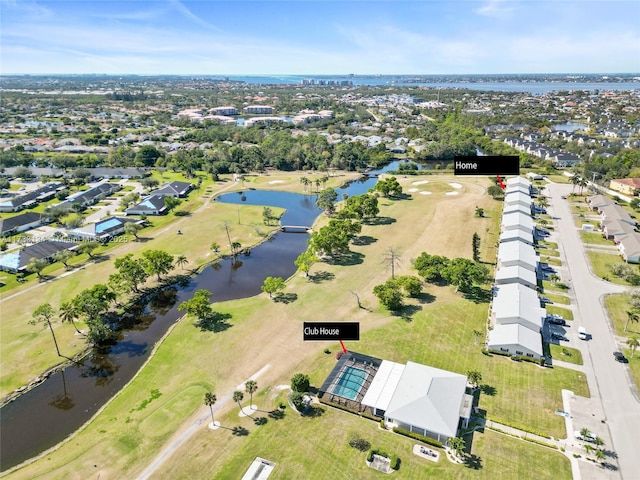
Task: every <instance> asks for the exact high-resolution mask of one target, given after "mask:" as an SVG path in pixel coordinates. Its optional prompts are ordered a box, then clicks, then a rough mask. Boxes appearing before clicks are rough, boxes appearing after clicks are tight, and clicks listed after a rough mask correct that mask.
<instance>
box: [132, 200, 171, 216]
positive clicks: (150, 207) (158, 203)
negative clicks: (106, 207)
mask: <svg viewBox="0 0 640 480" xmlns="http://www.w3.org/2000/svg"><path fill="white" fill-rule="evenodd" d="M124 212H125V213H126V214H127V215H164V214H165V213H167V205H166V204H165V201H164V196H162V195H149V196H148V197H145V198H144V199H142V201H141V202H140V203H138V204H136V205H134V206H132V207H129V208H127V209H126V210H125V211H124Z"/></svg>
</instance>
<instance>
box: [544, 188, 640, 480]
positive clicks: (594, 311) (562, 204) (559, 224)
mask: <svg viewBox="0 0 640 480" xmlns="http://www.w3.org/2000/svg"><path fill="white" fill-rule="evenodd" d="M571 189H572V186H571V185H564V184H548V186H547V193H548V196H549V197H550V200H551V205H552V208H553V209H552V212H553V213H554V214H555V217H557V220H556V221H555V222H554V223H555V226H556V231H557V233H558V235H557V238H558V242H559V243H561V249H562V250H563V251H564V254H565V257H566V260H567V267H568V270H569V273H570V278H571V286H572V288H573V294H574V295H575V299H576V303H577V310H578V318H577V320H576V322H574V323H576V325H575V328H576V330H577V327H578V326H580V325H582V326H584V327H585V328H586V330H587V332H588V333H590V334H591V336H592V337H591V340H590V341H588V342H587V343H586V345H582V348H581V350H582V351H583V353H584V352H586V353H587V355H586V356H585V358H584V363H585V373H586V374H587V375H588V376H592V378H591V380H592V381H589V386H590V389H591V396H592V398H595V399H599V400H600V402H601V404H602V410H603V412H604V414H605V418H606V424H607V426H608V427H609V433H610V435H611V438H612V439H613V444H612V445H605V447H606V448H607V449H610V450H613V451H615V452H616V453H617V455H618V463H619V467H620V474H621V477H622V478H623V479H626V480H632V479H637V478H640V455H639V452H640V450H639V449H638V444H637V443H636V442H637V438H638V433H639V432H640V403H639V402H638V400H637V399H636V397H635V395H634V393H633V391H632V388H633V385H632V384H631V383H630V375H629V374H628V372H627V369H628V367H627V366H625V365H622V364H620V363H617V362H616V361H615V360H614V358H613V352H614V351H617V350H619V347H618V345H617V344H616V341H615V336H614V332H613V330H612V327H611V325H610V321H609V319H608V316H607V313H606V310H605V308H604V298H605V296H606V295H608V294H611V293H620V292H623V291H625V287H622V286H620V285H615V284H612V283H609V282H606V281H604V280H601V279H599V278H598V277H596V276H595V275H593V273H592V272H591V270H590V267H589V265H590V263H589V259H588V258H587V255H586V251H585V248H584V245H583V243H582V241H581V239H580V236H579V232H578V230H577V228H576V226H575V223H574V221H573V215H572V213H571V210H570V207H569V204H568V202H567V201H565V200H562V199H561V195H568V194H569V193H571ZM594 386H595V389H594Z"/></svg>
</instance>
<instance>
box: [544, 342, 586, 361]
mask: <svg viewBox="0 0 640 480" xmlns="http://www.w3.org/2000/svg"><path fill="white" fill-rule="evenodd" d="M549 348H550V350H551V357H552V358H555V359H556V360H562V361H563V362H569V363H575V364H576V365H582V353H580V350H578V349H577V348H572V347H565V346H563V345H556V344H555V343H550V344H549Z"/></svg>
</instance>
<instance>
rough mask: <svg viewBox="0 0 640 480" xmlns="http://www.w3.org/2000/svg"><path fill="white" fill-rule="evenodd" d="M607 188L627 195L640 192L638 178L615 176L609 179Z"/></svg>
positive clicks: (635, 194)
mask: <svg viewBox="0 0 640 480" xmlns="http://www.w3.org/2000/svg"><path fill="white" fill-rule="evenodd" d="M609 188H610V189H611V190H615V191H617V192H620V193H624V194H625V195H629V196H632V197H633V196H637V195H638V192H640V178H616V179H613V180H611V182H610V183H609Z"/></svg>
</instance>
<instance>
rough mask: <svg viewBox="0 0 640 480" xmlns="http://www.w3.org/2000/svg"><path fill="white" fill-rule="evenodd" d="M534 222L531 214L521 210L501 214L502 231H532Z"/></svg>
mask: <svg viewBox="0 0 640 480" xmlns="http://www.w3.org/2000/svg"><path fill="white" fill-rule="evenodd" d="M534 227H535V224H534V223H533V218H531V215H528V214H527V213H522V212H517V211H516V212H511V213H505V214H504V215H503V216H502V231H503V232H506V231H507V230H524V231H525V232H531V233H533V229H534Z"/></svg>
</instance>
